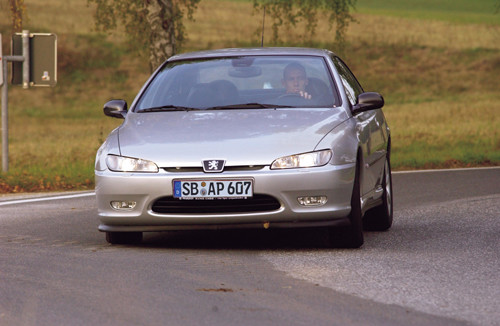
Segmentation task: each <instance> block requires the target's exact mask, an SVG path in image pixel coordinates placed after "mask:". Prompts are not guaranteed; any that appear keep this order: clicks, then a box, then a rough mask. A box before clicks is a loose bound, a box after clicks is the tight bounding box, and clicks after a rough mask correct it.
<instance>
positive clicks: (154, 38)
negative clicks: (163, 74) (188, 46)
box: [88, 0, 200, 70]
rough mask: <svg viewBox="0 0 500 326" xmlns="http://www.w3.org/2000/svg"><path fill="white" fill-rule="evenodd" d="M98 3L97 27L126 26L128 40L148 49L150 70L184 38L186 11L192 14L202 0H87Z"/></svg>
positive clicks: (176, 48) (112, 28) (108, 29)
mask: <svg viewBox="0 0 500 326" xmlns="http://www.w3.org/2000/svg"><path fill="white" fill-rule="evenodd" d="M88 2H89V3H92V2H93V3H95V4H96V5H97V6H96V11H95V15H94V18H95V24H96V27H97V29H98V30H101V31H110V30H114V29H116V28H117V27H118V23H121V25H122V26H123V27H124V28H125V31H126V32H127V36H128V39H129V44H130V45H132V46H133V47H135V48H136V49H138V51H139V52H144V51H145V49H148V50H149V64H150V68H151V70H154V69H156V68H157V67H158V66H159V65H160V64H161V63H162V62H163V61H165V60H166V59H167V58H169V57H170V56H172V55H174V54H175V53H176V52H177V51H178V49H179V48H180V46H181V45H182V42H183V41H184V38H185V28H184V25H183V23H182V20H183V18H184V15H186V14H187V17H188V19H192V18H193V13H194V11H195V10H196V6H197V4H198V3H199V2H200V0H88Z"/></svg>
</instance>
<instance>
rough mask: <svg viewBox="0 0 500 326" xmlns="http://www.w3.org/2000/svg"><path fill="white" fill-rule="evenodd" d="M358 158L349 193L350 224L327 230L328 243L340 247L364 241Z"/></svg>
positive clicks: (355, 245) (357, 246)
mask: <svg viewBox="0 0 500 326" xmlns="http://www.w3.org/2000/svg"><path fill="white" fill-rule="evenodd" d="M359 174H360V168H359V160H358V164H357V165H356V173H355V176H354V186H353V189H352V195H351V212H350V213H349V221H350V225H349V226H346V227H340V228H339V227H332V228H330V230H329V234H328V236H329V240H330V241H329V242H330V243H329V244H330V245H331V246H334V247H341V248H359V247H361V246H362V245H363V243H364V236H363V220H362V217H363V216H362V211H361V183H360V175H359Z"/></svg>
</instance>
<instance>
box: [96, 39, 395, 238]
mask: <svg viewBox="0 0 500 326" xmlns="http://www.w3.org/2000/svg"><path fill="white" fill-rule="evenodd" d="M383 105H384V99H383V97H382V96H381V95H380V94H379V93H376V92H365V91H364V90H363V88H362V86H361V85H360V84H359V82H358V81H357V79H356V77H355V76H354V75H353V73H352V72H351V71H350V69H349V68H348V67H347V65H346V64H345V63H344V62H343V61H342V60H341V59H340V58H339V57H338V56H337V55H336V54H334V53H332V52H330V51H328V50H320V49H306V48H248V49H222V50H213V51H203V52H195V53H186V54H181V55H176V56H173V57H171V58H169V59H168V60H167V61H166V62H165V63H164V64H163V65H161V66H160V67H159V68H158V69H157V70H156V71H155V72H154V73H153V74H152V76H151V77H150V79H149V80H148V81H147V82H146V84H145V85H144V87H143V88H142V89H141V91H140V92H139V94H138V95H137V96H136V98H135V100H134V101H133V103H131V105H130V107H128V105H127V103H126V101H124V100H111V101H109V102H107V103H106V104H105V105H104V113H105V114H106V115H107V116H110V117H114V118H119V119H124V120H123V123H122V124H121V125H120V126H119V127H117V128H116V129H115V130H113V131H112V132H111V133H110V135H109V136H108V137H107V139H106V141H105V142H104V143H103V144H102V146H101V147H100V148H99V150H98V152H97V156H96V163H95V177H96V189H95V190H96V196H97V206H98V215H99V218H100V222H101V223H100V225H99V230H100V231H103V232H105V233H106V240H107V241H108V242H109V243H127V242H138V241H141V240H142V236H143V232H158V231H170V230H195V229H226V228H265V229H268V228H283V227H286V228H290V227H324V228H326V229H327V230H328V232H327V234H328V240H329V241H330V243H331V244H339V243H342V246H345V247H351V248H357V247H360V246H361V245H362V244H363V241H364V239H363V230H364V229H371V230H387V229H389V228H390V227H391V224H392V219H393V208H392V179H391V166H390V150H391V137H390V132H389V127H388V125H387V122H386V119H385V117H384V114H383V112H382V110H381V108H382V107H383Z"/></svg>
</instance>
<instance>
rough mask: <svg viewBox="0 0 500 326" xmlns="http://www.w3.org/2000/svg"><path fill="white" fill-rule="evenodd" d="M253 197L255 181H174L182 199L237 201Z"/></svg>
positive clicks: (176, 193)
mask: <svg viewBox="0 0 500 326" xmlns="http://www.w3.org/2000/svg"><path fill="white" fill-rule="evenodd" d="M252 196H253V180H250V179H248V180H174V197H175V198H180V199H216V198H222V199H236V198H245V197H252Z"/></svg>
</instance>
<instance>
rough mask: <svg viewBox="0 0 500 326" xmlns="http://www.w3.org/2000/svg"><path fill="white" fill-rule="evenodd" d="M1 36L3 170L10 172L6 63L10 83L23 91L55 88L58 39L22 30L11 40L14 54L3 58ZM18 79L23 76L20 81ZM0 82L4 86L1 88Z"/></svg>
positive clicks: (53, 35)
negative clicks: (40, 87) (10, 74)
mask: <svg viewBox="0 0 500 326" xmlns="http://www.w3.org/2000/svg"><path fill="white" fill-rule="evenodd" d="M1 36H2V35H1V34H0V74H1V76H0V85H1V86H2V170H3V172H7V171H8V170H9V126H8V120H9V117H8V98H7V96H8V88H7V84H8V82H7V77H8V76H7V75H8V74H7V62H9V61H11V62H13V64H12V67H13V69H12V83H13V84H14V85H16V84H20V85H22V86H23V88H24V89H28V88H30V86H42V87H44V86H45V87H47V86H49V87H54V86H55V85H56V83H57V36H56V35H55V34H48V33H39V34H36V33H35V34H30V32H29V31H27V30H23V32H22V33H18V34H15V35H14V36H13V38H12V48H13V49H12V53H13V55H9V56H3V57H2V37H1ZM20 76H22V77H21V78H20ZM2 82H3V85H2Z"/></svg>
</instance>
